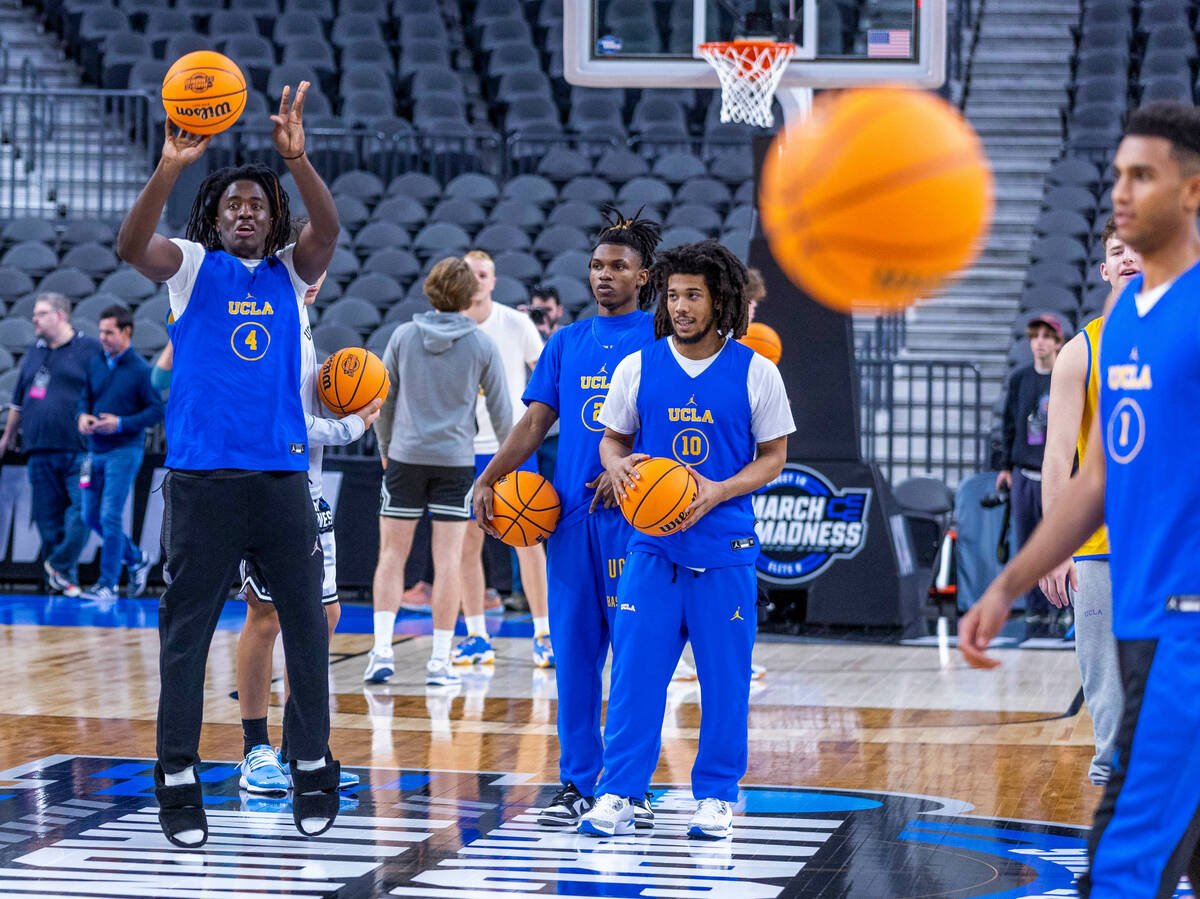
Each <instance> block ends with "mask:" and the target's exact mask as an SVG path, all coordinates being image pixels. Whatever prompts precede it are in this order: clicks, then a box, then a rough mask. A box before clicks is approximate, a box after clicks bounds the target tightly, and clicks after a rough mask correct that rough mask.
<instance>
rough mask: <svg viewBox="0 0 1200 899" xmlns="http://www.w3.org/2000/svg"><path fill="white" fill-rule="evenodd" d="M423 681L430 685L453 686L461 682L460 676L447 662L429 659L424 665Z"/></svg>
mask: <svg viewBox="0 0 1200 899" xmlns="http://www.w3.org/2000/svg"><path fill="white" fill-rule="evenodd" d="M425 683H426V684H427V685H428V686H430V687H453V686H456V685H459V684H461V683H462V678H461V677H459V676H458V673H457V672H456V671H455V670H454V668H453V667H451V665H450V664H449V663H448V662H443V661H442V660H441V659H430V660H429V662H428V664H426V666H425Z"/></svg>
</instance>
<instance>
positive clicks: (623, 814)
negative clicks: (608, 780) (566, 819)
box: [575, 793, 635, 837]
mask: <svg viewBox="0 0 1200 899" xmlns="http://www.w3.org/2000/svg"><path fill="white" fill-rule="evenodd" d="M634 827H635V824H634V820H633V805H631V804H630V802H629V800H628V799H625V798H624V797H621V796H617V795H616V794H615V793H605V794H604V795H603V796H600V797H599V798H598V799H597V800H596V804H595V805H593V806H592V808H591V810H590V811H588V812H587V813H586V814H585V815H584V816H583V817H582V818H580V819H579V826H578V827H577V828H575V829H576V831H578V832H579V833H586V834H590V835H592V836H597V837H619V836H622V835H623V834H627V833H633V832H634Z"/></svg>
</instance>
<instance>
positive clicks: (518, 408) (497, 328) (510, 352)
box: [475, 302, 542, 455]
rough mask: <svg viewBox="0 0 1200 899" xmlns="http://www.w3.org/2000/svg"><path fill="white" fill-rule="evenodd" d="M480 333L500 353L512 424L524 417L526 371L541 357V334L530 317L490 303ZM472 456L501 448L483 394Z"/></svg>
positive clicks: (478, 403) (478, 411)
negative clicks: (522, 396) (490, 339)
mask: <svg viewBox="0 0 1200 899" xmlns="http://www.w3.org/2000/svg"><path fill="white" fill-rule="evenodd" d="M479 330H480V331H482V332H483V333H484V334H486V335H487V336H488V337H490V338H492V341H493V342H494V343H495V344H496V346H497V347H498V348H499V350H500V359H501V361H502V362H503V363H504V381H505V383H506V384H507V385H508V400H509V405H511V406H512V415H513V424H516V423H517V422H518V421H519V420H520V418H521V416H522V415H524V414H525V404H524V403H522V402H521V395H522V394H524V393H525V385H526V383H527V382H528V381H529V369H530V368H532V367H533V366H534V364H536V363H537V361H538V357H539V356H541V355H542V335H541V334H539V333H538V329H537V327H536V326H535V325H534V323H533V322H532V321H531V320H530V318H529V316H527V315H523V314H522V313H520V312H518V311H517V310H516V309H511V308H509V307H508V306H504V305H502V304H500V303H495V302H493V303H492V311H491V314H489V315H488V317H487V318H485V319H484V320H483V321H482V322H480V324H479ZM475 421H476V424H477V426H478V431H477V432H476V434H475V454H476V455H489V454H492V453H495V452H496V451H497V450H499V449H500V441H498V440H497V439H496V430H495V428H493V427H492V420H491V418H490V417H489V416H488V411H487V403H486V401H485V400H484V398H483V396H482V394H481V395H480V397H479V399H478V400H477V405H476V407H475Z"/></svg>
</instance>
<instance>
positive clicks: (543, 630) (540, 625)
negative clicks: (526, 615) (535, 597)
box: [533, 615, 550, 637]
mask: <svg viewBox="0 0 1200 899" xmlns="http://www.w3.org/2000/svg"><path fill="white" fill-rule="evenodd" d="M548 633H550V616H549V615H546V616H544V617H541V618H539V617H538V616H537V615H534V616H533V635H534V636H535V637H540V636H541V635H542V634H548Z"/></svg>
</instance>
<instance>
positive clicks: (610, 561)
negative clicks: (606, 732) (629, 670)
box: [546, 509, 658, 796]
mask: <svg viewBox="0 0 1200 899" xmlns="http://www.w3.org/2000/svg"><path fill="white" fill-rule="evenodd" d="M631 533H632V529H631V528H630V527H629V525H628V524H627V523H626V522H625V519H624V518H622V517H621V513H620V512H619V511H617V510H616V509H607V510H597V511H596V512H593V513H591V514H587V515H584V516H583V517H582V518H577V519H575V520H574V521H571V522H568V523H566V524H560V525H559V526H558V528H557V529H556V530H555V531H554V533H553V534H551V535H550V539H549V540H548V541H547V542H546V580H547V585H548V587H549V605H550V636H551V639H553V641H554V677H555V681H556V682H557V684H558V746H559V761H558V770H559V775H560V776H561V778H562V782H563V783H566V782H567V781H570V782H571V783H573V784H575V787H576V789H578V790H579V792H580V793H582V794H583V795H584V796H591V795H592V791H593V789H594V788H595V786H596V778H597V777H598V776H599V775H600V766H601V765H602V764H603V754H604V744H603V742H602V739H601V733H600V712H601V708H602V706H603V701H604V683H603V679H602V677H603V672H604V663H605V661H606V659H607V657H608V644H609V633H610V624H611V620H612V613H613V611H614V609H615V606H616V602H617V581H618V579H619V578H620V574H621V567H622V565H623V564H624V559H625V547H626V546H627V545H628V544H629V536H630V534H631ZM657 745H658V744H657V742H656V743H655V752H656V753H657V751H658V750H657Z"/></svg>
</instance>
